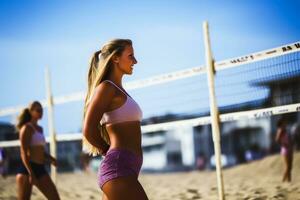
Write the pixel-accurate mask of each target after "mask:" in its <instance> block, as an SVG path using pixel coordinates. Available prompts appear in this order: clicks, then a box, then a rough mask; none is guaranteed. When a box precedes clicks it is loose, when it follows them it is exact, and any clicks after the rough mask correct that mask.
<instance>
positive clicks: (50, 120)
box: [45, 68, 57, 184]
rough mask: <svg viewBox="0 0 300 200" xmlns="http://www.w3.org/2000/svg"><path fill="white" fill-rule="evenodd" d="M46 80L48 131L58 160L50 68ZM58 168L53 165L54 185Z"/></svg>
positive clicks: (53, 153) (52, 151)
mask: <svg viewBox="0 0 300 200" xmlns="http://www.w3.org/2000/svg"><path fill="white" fill-rule="evenodd" d="M45 79H46V95H47V107H48V130H49V135H50V141H49V143H50V154H51V156H52V157H54V158H56V133H55V130H54V118H53V97H52V93H51V81H50V71H49V69H48V68H46V70H45ZM56 175H57V173H56V167H55V166H54V165H51V178H52V181H53V182H54V184H56Z"/></svg>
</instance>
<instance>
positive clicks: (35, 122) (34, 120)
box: [30, 119, 38, 125]
mask: <svg viewBox="0 0 300 200" xmlns="http://www.w3.org/2000/svg"><path fill="white" fill-rule="evenodd" d="M37 121H38V120H36V119H31V120H30V123H32V124H34V125H37Z"/></svg>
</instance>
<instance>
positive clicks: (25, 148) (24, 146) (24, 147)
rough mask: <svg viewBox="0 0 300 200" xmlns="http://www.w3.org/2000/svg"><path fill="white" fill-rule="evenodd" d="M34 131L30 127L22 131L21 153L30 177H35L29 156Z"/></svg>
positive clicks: (23, 128)
mask: <svg viewBox="0 0 300 200" xmlns="http://www.w3.org/2000/svg"><path fill="white" fill-rule="evenodd" d="M32 133H33V130H32V128H31V127H29V126H28V125H26V124H25V125H24V126H23V127H22V128H21V130H20V143H21V144H20V153H21V159H22V162H23V164H24V165H25V167H26V169H27V171H28V173H29V175H30V176H32V177H34V174H33V171H32V169H31V166H30V164H29V160H30V155H29V150H30V149H29V148H30V141H31V136H32Z"/></svg>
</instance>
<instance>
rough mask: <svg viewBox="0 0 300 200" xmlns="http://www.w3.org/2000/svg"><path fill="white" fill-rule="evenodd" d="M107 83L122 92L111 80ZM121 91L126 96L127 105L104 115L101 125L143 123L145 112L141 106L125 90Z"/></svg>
mask: <svg viewBox="0 0 300 200" xmlns="http://www.w3.org/2000/svg"><path fill="white" fill-rule="evenodd" d="M105 81H107V82H109V83H111V84H113V85H114V86H115V87H116V88H118V89H119V90H121V88H119V87H118V86H117V85H116V84H115V83H113V82H112V81H110V80H105ZM103 82H104V81H103ZM121 91H122V92H123V93H124V94H125V95H126V101H125V103H124V104H123V105H122V106H121V107H119V108H117V109H115V110H112V111H109V112H106V113H104V114H103V116H102V119H101V121H100V123H101V124H115V123H120V122H126V121H142V118H143V112H142V110H141V108H140V106H139V105H138V104H137V103H136V102H135V101H134V100H133V98H131V97H130V96H129V95H128V94H126V93H125V92H124V91H123V90H121Z"/></svg>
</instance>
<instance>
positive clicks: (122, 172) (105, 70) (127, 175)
mask: <svg viewBox="0 0 300 200" xmlns="http://www.w3.org/2000/svg"><path fill="white" fill-rule="evenodd" d="M136 63H137V61H136V59H135V57H134V50H133V47H132V42H131V40H126V39H115V40H112V41H109V42H108V43H107V44H105V45H104V46H103V47H102V49H101V50H99V51H97V52H96V53H94V55H93V57H92V59H91V63H90V69H89V72H88V92H87V96H86V100H85V108H84V122H83V134H84V138H83V145H84V146H85V147H86V148H89V150H90V153H92V154H100V155H102V156H105V159H104V160H103V161H102V162H101V165H100V167H99V171H98V183H99V187H100V188H101V190H102V191H103V199H105V200H107V199H109V200H123V199H130V200H134V199H137V200H146V199H148V198H147V195H146V193H145V191H144V189H143V187H142V186H141V184H140V183H139V181H138V175H139V172H140V169H141V166H142V162H143V154H142V147H141V120H142V111H141V109H140V107H139V106H138V104H137V103H136V102H135V101H134V100H133V98H132V97H130V95H129V94H128V93H127V92H126V91H125V90H124V88H123V87H122V78H123V75H125V74H128V75H130V74H132V71H133V65H135V64H136ZM100 136H101V137H100Z"/></svg>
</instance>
